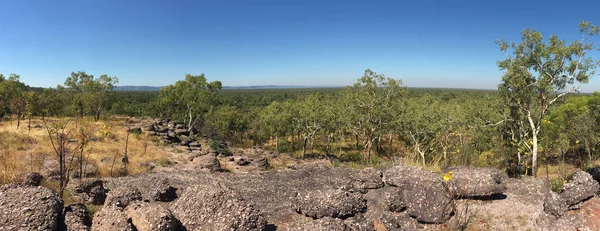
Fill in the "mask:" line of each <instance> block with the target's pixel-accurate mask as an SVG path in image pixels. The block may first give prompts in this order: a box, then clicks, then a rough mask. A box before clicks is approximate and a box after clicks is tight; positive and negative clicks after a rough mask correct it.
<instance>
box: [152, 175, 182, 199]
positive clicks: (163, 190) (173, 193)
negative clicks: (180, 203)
mask: <svg viewBox="0 0 600 231" xmlns="http://www.w3.org/2000/svg"><path fill="white" fill-rule="evenodd" d="M153 199H154V200H155V201H162V202H170V201H174V200H175V199H177V188H174V187H171V185H170V184H169V180H167V179H164V180H163V181H162V182H161V185H160V186H159V188H158V189H156V193H155V194H154V196H153Z"/></svg>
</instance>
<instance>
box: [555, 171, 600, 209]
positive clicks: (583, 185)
mask: <svg viewBox="0 0 600 231" xmlns="http://www.w3.org/2000/svg"><path fill="white" fill-rule="evenodd" d="M599 188H600V186H598V182H597V181H595V180H594V178H592V176H591V175H590V174H589V173H587V172H584V171H577V172H575V173H574V174H573V178H572V179H571V180H570V181H569V182H568V183H566V184H565V185H564V186H563V189H562V192H561V193H560V195H561V197H562V198H563V199H564V200H565V202H566V203H567V204H568V205H575V204H577V203H579V202H581V201H583V200H586V199H588V198H590V197H592V196H594V194H595V193H596V192H598V190H599Z"/></svg>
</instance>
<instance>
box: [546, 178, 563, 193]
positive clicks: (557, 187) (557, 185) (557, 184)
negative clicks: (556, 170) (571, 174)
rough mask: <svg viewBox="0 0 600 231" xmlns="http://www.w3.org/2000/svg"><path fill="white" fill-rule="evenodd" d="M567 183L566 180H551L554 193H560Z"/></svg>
mask: <svg viewBox="0 0 600 231" xmlns="http://www.w3.org/2000/svg"><path fill="white" fill-rule="evenodd" d="M565 183H566V182H565V180H563V179H560V178H553V179H551V180H550V184H551V185H552V191H554V192H560V191H561V190H562V187H563V185H564V184H565Z"/></svg>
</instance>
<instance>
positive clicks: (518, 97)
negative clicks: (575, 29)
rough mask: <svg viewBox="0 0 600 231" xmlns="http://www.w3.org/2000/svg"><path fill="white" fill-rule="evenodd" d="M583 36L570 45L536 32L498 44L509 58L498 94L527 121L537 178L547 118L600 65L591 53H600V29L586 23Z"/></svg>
mask: <svg viewBox="0 0 600 231" xmlns="http://www.w3.org/2000/svg"><path fill="white" fill-rule="evenodd" d="M580 32H581V35H582V38H581V40H578V41H574V42H572V43H571V44H569V45H567V42H566V41H565V40H561V39H559V38H558V36H556V35H552V36H550V37H549V39H548V41H547V42H546V41H544V40H543V37H542V34H541V33H540V32H538V31H536V30H532V29H525V30H523V31H522V32H521V35H522V41H521V43H519V44H515V43H508V42H506V41H504V40H499V41H497V44H498V45H499V47H500V50H502V51H503V52H505V53H506V55H507V58H506V59H505V60H502V61H499V62H498V67H499V68H500V70H502V71H503V72H504V73H503V76H502V83H501V84H500V85H499V86H498V90H499V92H500V93H501V94H502V95H503V96H504V98H505V99H506V101H505V104H506V106H507V107H512V108H514V110H518V111H519V112H520V113H522V115H523V117H524V120H525V121H524V123H523V126H526V131H527V132H526V135H527V137H531V140H532V142H531V144H528V142H525V143H524V144H525V145H526V147H527V148H528V149H529V150H530V152H531V163H532V174H533V175H534V176H535V175H536V172H537V157H538V146H539V143H538V137H539V134H540V130H541V126H540V125H541V122H542V119H543V117H544V116H545V115H546V114H547V113H548V110H549V108H550V107H551V106H553V105H554V104H556V103H557V102H558V100H559V99H561V98H562V97H564V96H565V95H567V94H569V93H573V92H578V90H579V86H580V85H581V84H584V83H587V82H588V80H589V78H590V76H592V75H593V74H594V72H595V69H596V68H597V66H598V64H599V63H598V62H597V61H595V60H593V59H592V58H591V57H590V56H589V54H588V52H589V51H593V50H595V49H596V46H595V45H594V44H593V43H592V42H591V38H592V37H594V36H596V35H597V34H598V33H599V32H600V28H598V27H596V26H594V25H593V24H590V23H589V22H582V23H581V24H580ZM519 119H520V118H519Z"/></svg>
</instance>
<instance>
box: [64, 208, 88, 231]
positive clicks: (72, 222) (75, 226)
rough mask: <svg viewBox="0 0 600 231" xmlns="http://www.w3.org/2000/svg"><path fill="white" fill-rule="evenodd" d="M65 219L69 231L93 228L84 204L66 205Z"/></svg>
mask: <svg viewBox="0 0 600 231" xmlns="http://www.w3.org/2000/svg"><path fill="white" fill-rule="evenodd" d="M64 221H65V228H66V230H67V231H82V230H91V226H92V223H91V221H90V220H89V219H88V217H87V208H86V207H85V205H84V204H70V205H68V206H67V207H65V212H64Z"/></svg>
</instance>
